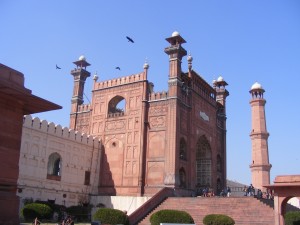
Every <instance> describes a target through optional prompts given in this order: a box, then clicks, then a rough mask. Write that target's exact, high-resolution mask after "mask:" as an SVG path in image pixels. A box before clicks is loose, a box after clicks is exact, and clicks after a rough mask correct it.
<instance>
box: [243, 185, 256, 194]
mask: <svg viewBox="0 0 300 225" xmlns="http://www.w3.org/2000/svg"><path fill="white" fill-rule="evenodd" d="M243 192H244V196H254V195H255V188H254V187H253V185H252V184H250V186H248V187H247V186H244V189H243Z"/></svg>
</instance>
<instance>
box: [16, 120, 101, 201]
mask: <svg viewBox="0 0 300 225" xmlns="http://www.w3.org/2000/svg"><path fill="white" fill-rule="evenodd" d="M100 157H101V142H100V140H99V139H98V138H95V137H92V136H89V135H87V134H85V133H82V132H78V131H74V130H70V129H69V128H66V127H61V126H60V125H55V124H54V123H52V122H51V123H48V122H47V121H45V120H43V121H40V119H39V118H32V117H31V116H30V115H28V116H25V117H24V121H23V130H22V143H21V151H20V159H19V179H18V196H19V197H20V198H21V207H22V206H23V200H24V199H32V200H42V201H48V200H50V201H55V203H56V204H60V205H65V206H71V205H78V204H82V203H87V202H90V199H89V198H90V197H89V196H90V195H93V194H97V193H98V189H97V187H98V183H99V178H100V177H99V168H100Z"/></svg>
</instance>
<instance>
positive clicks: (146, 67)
mask: <svg viewBox="0 0 300 225" xmlns="http://www.w3.org/2000/svg"><path fill="white" fill-rule="evenodd" d="M148 68H149V64H148V60H147V58H146V60H145V63H144V69H145V70H146V69H148Z"/></svg>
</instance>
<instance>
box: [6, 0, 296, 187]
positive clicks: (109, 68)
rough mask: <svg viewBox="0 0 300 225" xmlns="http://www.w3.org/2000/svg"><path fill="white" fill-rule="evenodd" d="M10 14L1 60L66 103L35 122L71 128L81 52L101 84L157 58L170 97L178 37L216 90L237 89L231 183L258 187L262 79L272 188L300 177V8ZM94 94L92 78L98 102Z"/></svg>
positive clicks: (230, 119) (105, 8) (232, 4)
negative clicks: (254, 113) (254, 143)
mask: <svg viewBox="0 0 300 225" xmlns="http://www.w3.org/2000/svg"><path fill="white" fill-rule="evenodd" d="M0 9H1V13H0V21H1V30H0V62H1V63H3V64H5V65H7V66H9V67H12V68H14V69H16V70H18V71H20V72H22V73H24V75H25V86H26V87H27V88H29V89H31V90H32V92H33V94H35V95H37V96H40V97H42V98H45V99H47V100H50V101H52V102H55V103H57V104H59V105H61V106H63V109H62V110H57V111H52V112H47V113H41V114H37V115H34V116H38V117H39V118H40V119H46V120H48V121H50V122H54V123H56V124H61V125H62V126H68V125H69V112H70V102H71V95H72V87H73V77H72V76H71V75H70V71H71V69H73V68H74V64H73V63H72V62H74V61H76V60H77V59H78V58H79V56H80V55H85V57H86V58H87V61H88V62H89V63H91V66H90V67H89V68H88V70H89V71H90V72H91V73H92V74H94V73H95V72H97V74H98V76H99V79H100V80H107V79H111V78H114V77H119V76H127V75H131V74H135V73H139V72H141V71H142V70H143V64H144V62H145V60H146V59H147V61H148V63H149V65H150V69H149V77H148V78H149V80H150V81H151V82H153V83H154V85H155V87H154V89H155V91H163V90H167V79H168V69H169V68H168V56H167V55H166V54H165V53H164V48H165V47H167V46H168V43H167V42H166V41H165V38H167V37H170V36H171V34H172V32H173V31H175V30H176V31H178V32H180V34H181V36H182V37H183V38H184V39H185V40H186V41H187V43H186V44H185V45H184V48H185V49H186V50H187V51H188V52H190V53H191V55H192V56H193V58H194V60H193V69H194V70H195V71H197V72H198V73H199V74H201V76H202V77H203V78H204V79H205V80H206V81H207V82H209V83H211V81H212V80H213V79H215V78H217V77H218V76H220V75H221V76H223V78H224V79H225V80H226V81H227V83H228V84H229V85H228V87H227V89H228V91H229V92H230V96H229V97H228V99H227V152H228V154H227V158H228V160H227V165H228V168H227V173H228V178H229V179H231V180H236V181H240V182H242V183H245V184H249V183H251V175H250V169H249V164H250V162H251V141H250V137H249V134H250V130H251V111H250V110H251V109H250V104H249V101H250V94H249V90H250V88H251V86H252V84H253V83H255V82H256V81H257V82H259V83H261V84H262V86H263V87H264V89H265V90H266V92H265V95H264V97H265V99H266V100H267V104H266V118H267V130H268V131H269V133H270V137H269V155H270V163H271V164H272V165H273V167H272V169H271V181H273V180H274V178H275V176H276V175H284V174H300V169H299V168H300V167H299V163H300V161H299V160H300V156H299V151H300V148H299V143H298V140H299V139H300V135H299V127H300V120H299V109H300V107H299V103H300V101H299V91H298V86H299V84H298V79H299V77H300V1H298V0H285V1H284V0H282V1H277V0H273V1H271V0H263V1H262V0H252V1H243V0H228V1H225V0H219V1H216V0H209V1H208V0H207V1H202V0H190V1H178V0H172V1H170V0H164V1H159V0H152V1H142V0H131V1H128V0H122V1H121V0H119V1H117V0H112V1H99V0H97V1H96V0H90V1H80V0H72V1H71V0H65V1H60V0H51V1H50V0H49V1H47V0H45V1H39V0H26V1H13V0H2V1H0ZM125 36H130V37H132V38H133V39H134V40H135V43H134V44H131V43H129V42H127V40H126V38H125ZM56 64H57V65H59V66H60V67H61V68H62V69H61V70H56V69H55V65H56ZM116 66H119V67H120V68H121V71H119V70H116V69H115V67H116ZM182 68H183V70H184V71H186V70H187V62H186V57H185V58H184V59H183V62H182ZM91 88H92V78H90V79H89V80H88V81H87V82H86V86H85V94H86V95H87V97H88V98H89V99H90V96H91ZM85 102H86V103H87V102H88V100H87V99H85Z"/></svg>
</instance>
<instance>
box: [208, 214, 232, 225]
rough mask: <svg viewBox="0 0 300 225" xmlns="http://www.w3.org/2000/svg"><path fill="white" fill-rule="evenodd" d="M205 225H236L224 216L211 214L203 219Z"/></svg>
mask: <svg viewBox="0 0 300 225" xmlns="http://www.w3.org/2000/svg"><path fill="white" fill-rule="evenodd" d="M203 223H204V225H234V224H235V221H234V220H233V219H232V218H231V217H229V216H227V215H222V214H209V215H206V216H205V217H204V218H203Z"/></svg>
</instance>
